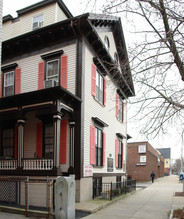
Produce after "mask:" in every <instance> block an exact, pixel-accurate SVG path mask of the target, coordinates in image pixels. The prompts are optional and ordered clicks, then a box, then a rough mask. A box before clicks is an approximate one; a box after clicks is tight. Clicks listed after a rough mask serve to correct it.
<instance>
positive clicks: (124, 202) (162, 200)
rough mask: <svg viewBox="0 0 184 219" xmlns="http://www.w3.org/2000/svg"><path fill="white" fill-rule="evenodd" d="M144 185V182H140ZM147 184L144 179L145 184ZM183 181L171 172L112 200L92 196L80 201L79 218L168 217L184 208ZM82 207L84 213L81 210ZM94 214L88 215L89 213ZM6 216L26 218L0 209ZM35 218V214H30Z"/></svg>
mask: <svg viewBox="0 0 184 219" xmlns="http://www.w3.org/2000/svg"><path fill="white" fill-rule="evenodd" d="M139 185H140V184H139ZM145 185H146V184H144V183H141V185H140V186H142V187H143V188H144V187H145ZM182 189H183V184H182V183H179V181H178V176H174V175H173V176H168V177H163V178H160V179H157V180H156V181H155V183H153V184H152V183H151V184H150V183H148V185H147V188H145V189H141V190H140V189H139V190H137V191H134V192H132V193H128V194H127V195H124V196H121V197H119V198H116V199H113V200H112V201H109V200H99V199H97V200H91V201H86V202H81V203H76V210H77V213H76V218H82V217H83V218H85V219H93V218H94V219H98V218H99V219H101V218H102V219H103V218H105V219H112V218H116V219H118V218H121V219H122V218H127V219H128V218H133V219H138V218H141V219H148V218H149V219H152V218H153V219H155V218H157V219H168V218H169V215H168V213H169V211H170V210H174V209H178V208H183V207H184V197H182V196H175V195H174V194H175V192H182ZM80 211H81V214H80ZM87 214H90V215H88V216H86V217H85V215H87ZM0 218H2V219H19V218H20V219H23V218H26V217H25V216H24V215H19V214H11V213H4V212H0ZM29 218H30V219H34V218H35V217H29Z"/></svg>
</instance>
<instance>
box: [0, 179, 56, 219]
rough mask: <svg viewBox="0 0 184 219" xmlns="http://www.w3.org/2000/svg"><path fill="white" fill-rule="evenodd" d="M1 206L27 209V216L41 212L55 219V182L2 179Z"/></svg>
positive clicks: (43, 215)
mask: <svg viewBox="0 0 184 219" xmlns="http://www.w3.org/2000/svg"><path fill="white" fill-rule="evenodd" d="M0 205H1V206H4V207H5V206H10V207H17V208H21V209H25V216H32V215H33V214H34V216H35V212H38V211H39V212H40V214H41V216H42V218H43V217H45V218H53V209H54V181H53V180H51V179H49V178H47V179H29V177H26V178H1V179H0Z"/></svg>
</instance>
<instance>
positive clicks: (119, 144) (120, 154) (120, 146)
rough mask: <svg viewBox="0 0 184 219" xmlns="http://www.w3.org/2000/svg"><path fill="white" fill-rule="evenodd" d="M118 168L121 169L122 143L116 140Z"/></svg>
mask: <svg viewBox="0 0 184 219" xmlns="http://www.w3.org/2000/svg"><path fill="white" fill-rule="evenodd" d="M118 168H122V141H120V140H118Z"/></svg>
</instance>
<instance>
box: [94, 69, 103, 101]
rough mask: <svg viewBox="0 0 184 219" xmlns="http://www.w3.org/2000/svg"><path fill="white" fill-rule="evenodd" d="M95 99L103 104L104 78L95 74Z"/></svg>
mask: <svg viewBox="0 0 184 219" xmlns="http://www.w3.org/2000/svg"><path fill="white" fill-rule="evenodd" d="M96 99H97V100H98V101H99V102H100V103H102V104H104V78H103V77H102V76H101V75H100V74H99V72H98V71H97V72H96Z"/></svg>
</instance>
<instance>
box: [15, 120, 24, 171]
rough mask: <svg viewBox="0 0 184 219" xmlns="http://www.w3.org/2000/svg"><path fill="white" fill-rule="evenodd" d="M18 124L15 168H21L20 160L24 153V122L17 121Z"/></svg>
mask: <svg viewBox="0 0 184 219" xmlns="http://www.w3.org/2000/svg"><path fill="white" fill-rule="evenodd" d="M17 124H18V161H17V162H18V163H17V167H18V168H21V167H22V166H23V165H22V158H23V156H24V155H23V153H24V125H25V120H23V119H20V120H18V121H17Z"/></svg>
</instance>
